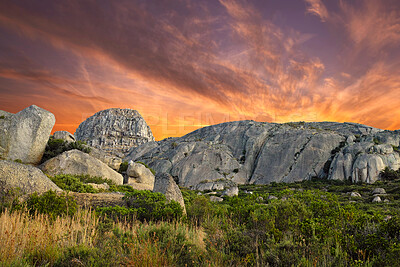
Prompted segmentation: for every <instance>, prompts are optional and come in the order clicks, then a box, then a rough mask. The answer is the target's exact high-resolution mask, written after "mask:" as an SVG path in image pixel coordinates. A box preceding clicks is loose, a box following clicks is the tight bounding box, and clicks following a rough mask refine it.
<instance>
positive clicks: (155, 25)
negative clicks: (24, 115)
mask: <svg viewBox="0 0 400 267" xmlns="http://www.w3.org/2000/svg"><path fill="white" fill-rule="evenodd" d="M22 2H23V3H24V5H23V4H20V3H19V2H18V3H17V2H9V3H4V2H1V3H0V25H2V27H3V28H5V29H7V30H8V31H9V32H12V33H15V32H18V33H19V34H20V36H21V38H25V39H27V40H28V41H27V42H28V43H29V42H42V43H44V44H46V45H47V47H50V49H53V50H54V51H52V52H53V53H62V54H64V55H65V57H66V58H72V59H73V62H74V63H73V64H67V63H64V62H57V64H59V65H57V66H61V68H59V69H57V68H52V67H51V64H49V65H46V64H45V63H40V61H38V62H36V61H35V60H32V59H31V60H29V59H23V58H21V59H20V60H17V59H16V56H14V57H13V58H6V59H7V60H2V58H0V59H1V60H0V62H2V63H0V79H2V80H1V81H3V80H4V81H7V82H3V85H1V84H0V93H1V95H2V97H3V96H4V97H7V98H14V99H18V101H19V102H18V107H21V106H22V104H24V105H25V104H27V105H28V104H29V103H28V102H32V101H34V103H35V104H38V105H40V106H43V107H44V108H47V109H49V110H50V111H52V112H54V113H55V114H56V118H57V124H56V127H55V129H57V130H60V129H67V130H69V131H71V132H74V130H75V128H76V127H77V126H78V125H79V123H80V122H81V121H82V120H84V119H85V118H87V117H88V116H90V115H92V114H93V113H95V112H96V111H99V110H101V109H105V108H111V107H120V108H133V109H137V110H138V111H139V112H140V113H141V114H142V115H143V116H144V117H145V119H146V121H148V123H149V125H150V127H151V128H152V129H153V133H154V135H155V136H156V139H162V138H165V137H168V136H180V135H183V134H185V133H188V132H190V131H192V130H194V129H196V128H198V127H201V126H204V125H210V124H216V123H220V122H224V121H231V120H241V119H255V120H260V121H276V122H285V121H298V120H306V121H321V120H335V121H355V122H363V123H366V124H371V125H373V126H377V127H383V128H390V129H394V127H398V128H400V125H399V121H398V119H397V118H398V117H399V116H390V115H389V114H398V111H397V110H399V109H398V108H397V107H398V106H399V104H400V103H399V100H398V98H396V97H395V96H396V92H398V90H399V88H400V86H399V81H398V78H397V77H399V76H398V71H399V69H400V68H399V67H398V66H397V65H395V64H388V62H387V58H385V57H382V58H380V60H379V64H378V63H374V64H371V62H372V60H370V61H367V60H366V59H370V58H368V56H365V55H363V57H362V58H360V57H359V56H355V54H357V53H359V52H357V51H362V49H361V48H363V49H368V50H371V51H374V54H377V53H378V52H380V51H381V50H382V49H383V48H386V47H389V48H390V47H395V46H396V45H398V43H399V39H398V28H397V25H398V17H399V16H398V11H396V10H393V11H392V12H389V13H387V12H388V10H387V9H386V8H383V7H382V5H380V6H379V8H377V9H376V12H377V13H379V14H381V15H382V14H386V16H384V18H380V17H377V16H378V15H376V14H374V13H373V7H375V6H376V5H378V4H379V2H377V1H366V4H363V5H362V8H360V9H359V10H358V9H356V8H355V7H354V6H352V5H350V4H348V3H345V2H343V1H342V2H341V4H340V6H339V9H338V10H339V11H337V12H336V13H334V12H332V11H331V10H329V9H328V5H324V3H323V2H322V1H317V0H306V3H307V7H306V11H307V12H308V13H310V14H313V15H317V16H319V17H320V19H321V20H322V21H325V22H326V23H325V24H324V25H327V24H332V25H335V26H336V27H340V30H341V32H345V33H346V34H347V35H348V36H349V37H350V38H349V39H348V40H350V41H351V43H341V45H343V46H344V47H346V49H343V52H342V53H341V54H340V55H338V57H339V56H340V57H341V58H344V59H345V60H343V62H335V64H336V65H334V64H333V65H332V64H327V63H326V62H324V61H323V59H322V58H318V57H316V56H313V54H312V53H311V54H310V53H309V52H308V53H306V52H305V50H304V46H305V45H306V44H305V42H308V43H307V44H310V43H312V42H313V41H314V38H316V37H315V36H316V34H315V33H312V34H311V33H302V32H300V31H297V30H294V29H292V28H289V27H283V26H281V25H278V24H277V23H276V22H275V21H274V20H273V19H271V18H269V17H265V16H263V14H262V13H260V11H259V10H258V9H257V7H256V6H253V5H252V4H249V3H247V2H244V1H226V0H220V1H219V5H218V8H219V9H218V12H219V14H218V16H216V15H215V14H213V13H212V12H211V11H210V10H212V8H215V6H213V7H212V8H211V7H208V6H207V4H204V3H198V2H195V1H186V2H185V3H180V4H179V5H177V6H175V5H173V4H171V3H170V2H168V3H167V2H163V1H161V2H158V3H157V4H159V5H155V6H157V7H155V6H153V5H151V4H150V3H148V2H142V1H129V2H125V4H124V5H119V4H118V3H116V2H110V4H109V6H107V8H106V9H104V7H102V6H101V5H93V4H91V3H83V2H81V1H69V2H66V3H59V2H53V1H49V2H45V4H46V9H43V10H42V9H40V8H38V7H36V6H35V5H33V4H32V3H30V2H29V1H26V2H24V1H22ZM208 4H210V3H208ZM217 4H218V3H213V5H217ZM327 4H328V2H327ZM102 8H103V9H102ZM44 10H49V12H50V13H51V14H53V15H52V16H50V15H49V14H48V13H46V11H44ZM99 14H102V16H99ZM369 16H372V18H375V19H377V24H378V25H372V22H373V19H370V17H369ZM396 16H397V17H396ZM364 20H365V21H366V23H365V25H363V23H362V22H363V21H364ZM368 25H369V26H368ZM367 26H368V27H367ZM357 29H358V30H359V31H357ZM374 35H376V36H378V37H379V38H377V39H378V40H373V38H372V36H374ZM381 38H384V39H385V40H381ZM343 39H345V38H343ZM348 40H347V41H348ZM7 49H8V50H7ZM321 49H323V47H322V48H321ZM1 50H2V51H3V53H4V54H5V53H7V52H9V53H10V54H13V55H19V54H18V52H16V51H13V50H11V48H9V47H8V48H6V49H1ZM44 54H45V55H46V56H47V55H48V54H47V53H44ZM1 55H2V54H1V53H0V56H1ZM3 56H4V55H3ZM20 56H21V55H20ZM4 57H6V56H4ZM21 57H22V56H21ZM350 58H351V59H352V60H350ZM374 59H375V58H374ZM30 61H33V62H36V64H31V63H32V62H30ZM374 62H376V60H374ZM52 64H54V63H52ZM63 64H65V65H63ZM355 64H357V66H356V65H355ZM64 70H65V73H64ZM72 70H73V71H72ZM396 75H397V76H396ZM6 83H7V84H9V85H10V86H15V84H19V85H20V87H21V88H20V87H18V88H19V89H18V90H19V91H18V93H15V92H11V91H10V90H8V91H7V89H6ZM25 86H27V88H29V90H28V89H26V88H25V89H24V87H25ZM382 88H384V89H382ZM22 94H25V96H26V97H25V98H24V97H23V96H22ZM6 101H7V100H5V98H3V99H1V100H0V106H10V105H11V104H10V103H9V102H6ZM30 104H32V103H30ZM389 105H390V107H388V106H389ZM16 111H18V110H16Z"/></svg>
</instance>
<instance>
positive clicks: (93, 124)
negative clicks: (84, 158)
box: [75, 108, 154, 157]
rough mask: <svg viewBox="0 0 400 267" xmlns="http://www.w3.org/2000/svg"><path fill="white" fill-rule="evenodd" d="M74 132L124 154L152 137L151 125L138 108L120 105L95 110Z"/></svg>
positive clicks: (92, 144) (101, 146) (93, 142)
mask: <svg viewBox="0 0 400 267" xmlns="http://www.w3.org/2000/svg"><path fill="white" fill-rule="evenodd" d="M75 136H76V139H77V140H81V141H85V142H86V143H87V144H88V145H90V146H93V147H96V148H99V149H101V150H103V151H105V152H106V153H108V154H110V155H114V156H118V157H123V156H124V154H125V153H127V152H128V151H129V149H131V148H132V147H136V146H139V145H141V144H144V143H147V142H149V141H154V137H153V134H152V132H151V130H150V127H149V126H148V125H147V123H146V122H145V120H144V119H143V118H142V116H141V115H140V114H139V112H137V111H136V110H132V109H119V108H112V109H107V110H102V111H99V112H97V113H96V114H94V115H93V116H91V117H90V118H88V119H86V120H85V121H84V122H82V123H81V124H80V125H79V127H78V129H77V130H76V132H75Z"/></svg>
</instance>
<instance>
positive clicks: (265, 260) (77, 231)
mask: <svg viewBox="0 0 400 267" xmlns="http://www.w3.org/2000/svg"><path fill="white" fill-rule="evenodd" d="M376 187H382V188H385V190H386V192H387V195H385V196H382V197H383V198H387V199H389V200H390V202H389V203H372V202H371V200H372V197H373V196H372V193H371V192H372V190H373V189H374V188H376ZM239 188H240V193H239V196H237V197H224V201H222V202H217V203H216V202H210V200H209V196H208V195H198V194H197V192H196V191H190V190H185V189H183V190H182V194H183V196H184V199H185V204H186V210H187V215H186V216H182V217H180V218H177V219H172V220H171V219H169V220H160V218H157V220H155V219H154V218H152V217H148V218H146V219H140V218H139V217H135V214H133V215H132V214H127V216H123V213H124V212H125V210H124V209H118V208H116V209H114V211H115V212H118V210H120V211H121V212H120V214H119V215H121V216H108V215H110V214H108V215H104V214H103V215H101V212H100V213H99V212H95V211H91V210H82V209H78V211H77V212H76V213H75V214H74V215H65V214H63V215H61V216H58V217H56V218H54V216H51V214H32V212H30V213H29V212H27V211H25V210H23V209H22V210H21V209H19V210H16V211H14V212H10V211H9V210H3V213H1V215H0V265H6V266H21V265H22V266H30V265H35V266H36V265H48V266H71V265H74V264H75V265H80V266H104V265H112V266H396V265H397V264H398V259H399V257H400V242H399V241H400V180H398V179H395V180H388V181H379V182H377V183H376V184H374V185H368V184H351V183H348V182H340V181H328V180H311V181H304V182H301V183H300V182H299V183H293V184H285V183H272V184H270V185H262V186H261V185H242V186H240V187H239ZM244 190H246V191H250V192H252V194H250V193H244ZM353 191H357V192H359V193H360V194H361V196H362V197H361V198H351V197H350V195H349V194H348V193H349V192H353ZM145 195H146V194H144V195H143V196H145ZM271 195H273V196H276V197H277V199H269V198H268V197H269V196H271ZM149 197H151V196H150V195H149ZM153 197H154V196H153ZM9 200H10V201H13V198H10V199H9ZM147 200H148V199H147ZM147 200H146V201H147ZM146 203H147V202H146ZM145 210H146V209H145ZM145 210H144V211H145ZM154 210H155V211H158V209H157V208H155V209H154ZM136 216H137V215H136ZM139 219H140V220H139Z"/></svg>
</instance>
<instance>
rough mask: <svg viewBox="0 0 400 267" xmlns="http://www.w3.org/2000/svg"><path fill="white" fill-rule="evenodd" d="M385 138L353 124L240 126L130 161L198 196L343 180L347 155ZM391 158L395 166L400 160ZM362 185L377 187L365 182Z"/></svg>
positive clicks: (199, 133)
mask: <svg viewBox="0 0 400 267" xmlns="http://www.w3.org/2000/svg"><path fill="white" fill-rule="evenodd" d="M381 132H382V130H379V129H375V128H372V127H368V126H364V125H360V124H354V123H335V122H320V123H303V122H300V123H285V124H277V123H265V122H254V121H237V122H228V123H222V124H218V125H213V126H209V127H205V128H201V129H198V130H196V131H194V132H192V133H189V134H187V135H185V136H183V137H180V138H168V139H164V140H162V141H159V142H149V143H146V144H144V145H141V146H139V147H136V148H133V149H131V151H130V152H129V154H128V155H127V157H126V158H125V160H127V161H129V160H133V161H142V162H145V163H146V164H147V165H149V166H150V167H151V168H152V169H154V170H155V171H156V172H167V173H170V174H171V175H172V176H173V177H174V179H175V181H177V182H178V183H179V185H180V186H183V187H188V188H191V189H197V190H223V189H224V188H226V187H227V186H226V185H225V184H226V183H233V184H244V183H253V184H268V183H271V182H295V181H301V180H305V179H310V178H312V177H320V178H328V177H329V178H331V179H341V178H342V177H343V179H344V177H348V176H352V173H353V164H354V160H355V158H350V155H347V153H343V151H344V150H345V149H346V148H347V147H348V146H351V145H352V144H356V143H355V142H358V140H359V139H362V140H365V141H366V142H367V140H368V142H370V143H373V137H372V136H375V135H378V134H380V133H381ZM392 135H393V134H392ZM392 135H389V134H386V135H385V136H383V135H382V137H381V139H384V138H386V139H387V140H390V142H393V143H396V142H397V141H398V139H399V138H397V139H396V137H393V136H392ZM356 136H358V138H357V137H356ZM367 137H370V138H369V139H368V138H367ZM382 149H383V150H384V151H387V148H382ZM356 153H357V152H355V154H356ZM340 154H343V155H342V156H339V155H340ZM391 157H392V159H391V161H392V162H393V164H392V165H393V166H395V164H396V162H398V161H397V156H396V155H392V156H391ZM386 161H389V159H387V160H386ZM383 162H384V163H385V160H383ZM340 164H342V165H343V166H342V167H339V166H338V165H340ZM358 165H359V171H357V172H356V174H355V175H359V173H360V172H362V167H363V166H364V165H362V162H361V161H360V164H358ZM336 166H337V167H336ZM368 166H371V167H370V169H371V168H380V162H379V161H377V160H376V159H373V158H372V159H367V169H368ZM331 169H332V170H331ZM335 169H340V170H343V171H342V172H340V171H334V170H335ZM375 173H378V172H375ZM368 174H369V175H370V176H371V175H375V174H371V172H368ZM359 176H360V175H359ZM346 179H347V178H346ZM360 179H364V180H366V181H373V179H368V178H367V177H362V176H361V178H360ZM230 186H231V185H230ZM230 186H229V187H230Z"/></svg>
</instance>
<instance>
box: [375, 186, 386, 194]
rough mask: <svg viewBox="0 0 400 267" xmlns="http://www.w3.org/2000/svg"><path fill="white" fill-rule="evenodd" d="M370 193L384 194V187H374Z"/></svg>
mask: <svg viewBox="0 0 400 267" xmlns="http://www.w3.org/2000/svg"><path fill="white" fill-rule="evenodd" d="M372 194H373V195H380V194H382V195H383V194H386V190H385V189H384V188H379V187H378V188H375V189H374V190H373V191H372Z"/></svg>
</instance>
